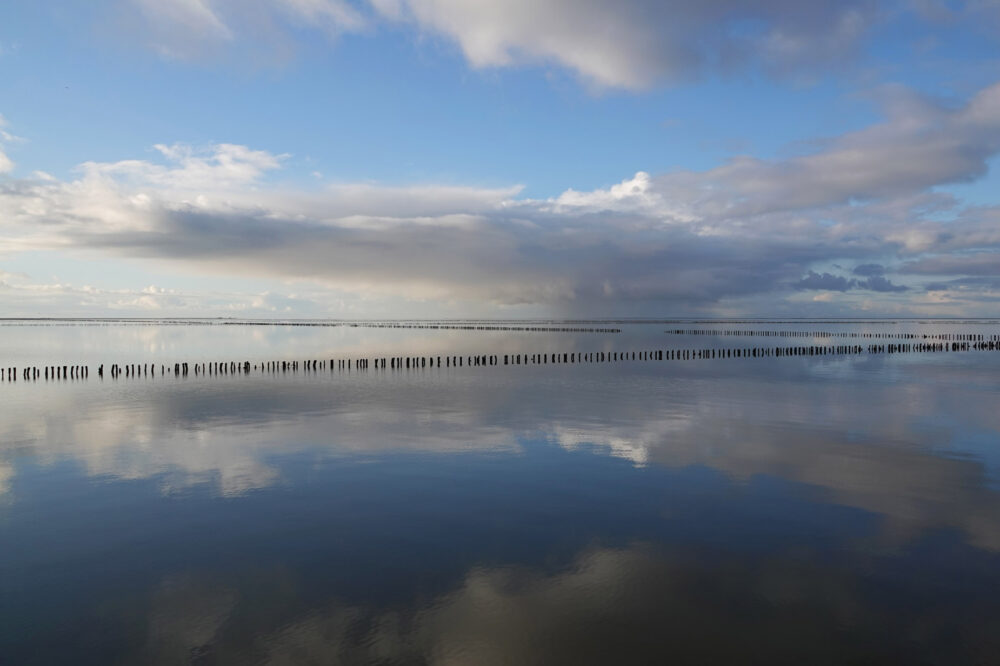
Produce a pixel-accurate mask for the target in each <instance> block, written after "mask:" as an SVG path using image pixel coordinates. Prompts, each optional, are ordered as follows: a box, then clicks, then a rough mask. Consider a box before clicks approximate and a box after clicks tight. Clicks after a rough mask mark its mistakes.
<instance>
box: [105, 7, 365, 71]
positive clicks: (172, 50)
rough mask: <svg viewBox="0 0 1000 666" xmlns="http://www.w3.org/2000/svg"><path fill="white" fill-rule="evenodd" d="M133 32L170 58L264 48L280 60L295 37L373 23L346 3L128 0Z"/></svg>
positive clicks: (351, 29) (352, 29)
mask: <svg viewBox="0 0 1000 666" xmlns="http://www.w3.org/2000/svg"><path fill="white" fill-rule="evenodd" d="M123 2H125V3H126V5H127V6H128V7H130V8H131V10H132V12H131V14H127V15H126V16H125V20H126V21H130V22H131V23H129V24H127V29H128V30H130V31H132V32H135V33H138V35H139V39H141V40H142V41H143V42H144V43H145V44H146V45H147V46H148V47H149V48H152V49H153V50H155V51H156V52H158V53H159V54H161V55H162V56H164V57H167V58H170V59H179V60H193V59H202V58H206V57H211V56H213V55H216V54H219V53H221V52H222V51H223V50H224V49H226V48H246V49H249V50H250V51H251V52H253V51H255V50H259V49H261V48H264V49H265V50H270V51H271V52H272V55H277V56H278V57H280V58H283V57H287V54H288V53H289V52H291V51H292V50H294V36H293V35H294V32H295V30H296V29H299V28H309V29H317V30H321V31H323V32H325V33H326V34H327V35H329V36H336V35H339V34H341V33H344V32H355V31H360V30H363V29H365V27H366V25H367V20H366V19H365V17H364V16H363V14H362V13H361V12H360V11H359V10H358V9H357V8H355V7H354V6H353V5H352V4H351V3H349V2H346V1H344V0H123Z"/></svg>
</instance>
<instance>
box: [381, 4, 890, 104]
mask: <svg viewBox="0 0 1000 666" xmlns="http://www.w3.org/2000/svg"><path fill="white" fill-rule="evenodd" d="M372 4H373V5H374V6H375V7H376V8H377V9H378V10H379V11H380V12H381V14H382V15H383V16H386V17H389V18H392V19H396V20H409V21H412V22H414V23H416V24H417V25H418V26H420V27H422V28H424V29H426V30H429V31H433V32H436V33H439V34H442V35H445V36H447V37H449V38H451V39H453V40H455V41H456V42H457V43H458V45H459V46H460V47H461V49H462V52H463V53H464V55H465V57H466V59H467V60H468V61H469V62H470V63H471V64H472V65H473V66H475V67H489V66H504V65H510V64H516V63H521V62H529V63H546V62H555V63H558V64H560V65H563V66H565V67H567V68H569V69H571V70H573V71H575V72H576V73H577V74H579V75H580V76H581V77H583V78H584V79H585V80H587V81H590V82H593V83H595V84H597V85H599V86H611V87H622V88H631V89H638V88H644V87H647V86H649V85H652V84H655V83H659V82H663V81H670V80H677V79H682V78H687V77H690V76H692V75H697V74H699V73H701V72H703V71H706V70H716V71H718V70H722V71H728V70H732V69H735V68H738V67H745V66H746V63H754V64H758V65H761V66H763V67H764V68H766V69H770V70H772V71H778V72H787V71H800V70H802V69H808V68H810V67H816V66H826V65H830V64H832V63H836V62H838V61H841V60H843V59H844V58H846V57H849V56H850V54H851V53H852V52H853V50H854V49H855V47H856V46H857V45H858V43H859V42H860V40H861V39H862V38H863V37H864V35H865V34H866V32H867V30H868V28H869V27H870V24H871V23H872V22H874V21H875V20H877V16H878V13H879V10H878V6H877V3H876V2H870V1H867V0H849V1H848V2H830V1H827V0H823V1H821V2H810V3H800V2H793V1H790V0H767V1H766V2H750V1H748V0H712V1H711V2H698V3H690V2H676V1H668V2H661V1H654V0H627V1H626V2H611V1H608V0H582V1H580V0H543V1H538V0H513V1H508V2H503V3H469V2H463V1H462V0H376V1H374V2H373V3H372ZM748 26H751V27H749V28H748Z"/></svg>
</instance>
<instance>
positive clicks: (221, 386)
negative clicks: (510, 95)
mask: <svg viewBox="0 0 1000 666" xmlns="http://www.w3.org/2000/svg"><path fill="white" fill-rule="evenodd" d="M548 324H549V325H553V326H555V324H552V323H551V322H550V323H548ZM590 325H593V326H600V327H603V328H616V329H619V330H620V332H602V333H586V332H558V331H550V332H528V331H478V330H462V329H428V328H408V329H402V328H391V329H390V328H366V327H353V326H339V325H338V326H333V325H324V326H291V325H288V326H274V325H268V326H249V325H241V326H234V325H219V324H218V322H215V323H205V322H199V323H191V322H171V323H161V322H138V323H137V322H101V323H93V322H5V323H4V324H3V325H0V356H2V357H3V358H0V363H2V364H3V365H4V366H7V365H18V366H24V365H31V364H36V365H40V366H41V365H47V364H53V365H56V364H67V363H68V364H73V363H77V364H87V365H90V366H91V367H92V370H91V375H90V377H89V378H88V379H86V380H77V381H48V382H46V381H38V382H23V381H19V382H17V383H16V384H12V383H3V384H0V401H2V405H3V408H2V412H0V544H2V547H0V662H2V663H17V664H33V663H38V664H48V663H95V664H107V663H154V664H156V663H162V664H171V663H204V664H216V663H218V664H230V663H232V664H252V663H262V664H263V663H269V664H293V663H430V664H468V663H477V664H493V663H496V664H508V663H509V664H514V663H517V664H528V663H539V664H542V663H544V664H551V663H571V664H581V663H661V662H668V661H681V662H701V663H719V662H745V661H746V660H747V659H748V655H750V656H752V658H753V660H755V661H759V662H771V663H844V662H850V661H855V662H857V661H860V662H868V663H870V662H885V663H890V662H896V663H940V664H955V663H991V662H993V660H995V658H996V657H995V655H996V654H1000V638H998V637H1000V601H998V600H1000V557H998V552H1000V485H998V481H1000V453H998V442H1000V435H998V433H1000V410H998V409H997V405H998V404H1000V400H998V398H1000V383H998V380H997V377H998V376H1000V375H998V370H1000V352H973V351H970V352H960V353H942V354H898V355H881V354H859V355H852V356H829V357H827V356H824V357H789V358H780V359H775V358H769V359H753V358H751V359H716V360H699V361H688V362H680V361H674V362H669V363H668V362H659V363H657V362H631V361H628V362H618V363H604V364H576V365H571V364H567V365H551V364H550V365H545V366H524V365H521V366H502V365H501V366H495V367H493V366H491V367H467V366H465V367H461V368H425V369H420V370H411V371H395V372H393V371H381V370H380V371H374V370H369V371H362V372H358V371H351V372H331V371H329V370H327V371H322V372H302V371H299V372H296V373H284V374H282V373H266V374H265V373H250V374H249V375H238V376H221V377H220V376H209V377H205V376H193V375H191V376H188V377H173V376H166V377H164V376H159V375H158V376H156V377H139V378H128V379H118V380H113V379H110V378H108V377H105V378H104V379H100V378H98V377H96V376H95V374H94V368H96V366H97V365H98V364H100V363H104V364H106V365H109V364H111V363H151V362H153V363H157V364H160V363H163V364H169V365H172V364H173V363H174V362H181V361H188V362H191V363H195V362H222V361H226V362H229V361H243V360H249V361H251V362H252V363H259V362H261V361H266V360H282V359H285V360H296V359H300V360H301V359H310V358H315V359H330V358H334V357H338V358H339V357H351V358H361V357H370V356H389V355H393V354H399V355H448V354H500V355H502V354H505V353H506V354H517V353H528V354H533V353H556V352H559V353H564V352H582V353H589V352H600V351H603V352H606V353H607V352H615V351H619V352H621V351H629V352H630V351H637V350H650V349H661V350H662V349H671V348H685V349H695V348H697V349H701V348H707V347H724V346H734V347H745V346H749V345H754V344H762V345H764V344H766V345H771V346H774V345H785V344H817V345H820V344H839V343H840V342H842V341H838V340H836V339H829V338H823V337H822V336H819V337H815V338H805V339H795V340H792V339H788V340H780V341H776V340H773V339H766V340H764V339H756V338H752V337H750V338H743V337H714V336H703V335H672V334H668V333H666V332H665V331H667V330H668V329H684V330H687V329H717V330H722V329H740V330H760V331H764V330H767V331H778V330H785V331H815V332H864V333H883V334H891V335H898V334H900V333H912V334H918V335H923V334H971V333H977V334H982V335H985V336H989V335H993V334H996V333H997V332H998V331H1000V325H998V324H997V323H996V322H950V321H943V322H942V321H938V322H934V321H931V322H917V321H901V322H892V323H870V322H867V323H858V322H821V323H811V322H791V323H778V322H755V323H738V324H736V323H725V324H722V323H705V322H683V323H681V324H675V323H668V322H657V323H632V322H625V323H604V324H590ZM579 326H580V327H583V326H584V324H579Z"/></svg>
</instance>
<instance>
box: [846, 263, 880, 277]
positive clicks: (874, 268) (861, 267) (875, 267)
mask: <svg viewBox="0 0 1000 666" xmlns="http://www.w3.org/2000/svg"><path fill="white" fill-rule="evenodd" d="M851 272H852V273H854V274H855V275H860V276H862V277H875V276H879V275H885V266H883V265H882V264H858V265H857V266H855V267H854V270H853V271H851Z"/></svg>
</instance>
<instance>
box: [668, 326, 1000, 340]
mask: <svg viewBox="0 0 1000 666" xmlns="http://www.w3.org/2000/svg"><path fill="white" fill-rule="evenodd" d="M664 333H668V334H670V335H715V336H719V337H748V338H866V339H870V340H940V341H943V342H1000V334H992V335H985V334H983V333H869V332H857V331H762V330H753V329H748V330H730V329H706V328H693V329H680V328H675V329H670V330H667V331H664Z"/></svg>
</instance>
